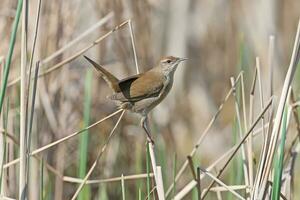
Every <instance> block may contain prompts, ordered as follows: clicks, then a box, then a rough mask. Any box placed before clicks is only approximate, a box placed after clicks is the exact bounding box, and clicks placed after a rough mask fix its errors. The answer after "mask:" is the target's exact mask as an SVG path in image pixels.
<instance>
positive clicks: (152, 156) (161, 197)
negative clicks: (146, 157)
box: [148, 142, 165, 200]
mask: <svg viewBox="0 0 300 200" xmlns="http://www.w3.org/2000/svg"><path fill="white" fill-rule="evenodd" d="M148 147H149V154H150V159H151V165H152V170H153V174H154V180H155V183H156V189H157V195H158V199H159V200H164V199H165V192H164V187H163V180H162V176H161V175H160V176H159V175H158V172H157V168H159V169H160V170H161V167H160V166H157V165H156V159H155V154H154V145H153V144H152V143H151V142H148ZM160 173H161V172H160Z"/></svg>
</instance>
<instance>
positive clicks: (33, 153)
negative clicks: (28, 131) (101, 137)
mask: <svg viewBox="0 0 300 200" xmlns="http://www.w3.org/2000/svg"><path fill="white" fill-rule="evenodd" d="M121 111H122V110H121V109H120V110H117V111H115V112H114V113H112V114H110V115H108V116H106V117H104V118H102V119H100V120H99V121H97V122H95V123H93V124H91V125H90V126H88V127H85V128H84V129H81V130H80V131H76V132H74V133H72V134H70V135H68V136H66V137H63V138H61V139H59V140H56V141H54V142H52V143H50V144H47V145H45V146H43V147H40V148H38V149H36V150H34V151H32V152H31V153H30V156H33V155H36V154H38V153H40V152H42V151H45V150H47V149H49V148H51V147H53V146H55V145H58V144H60V143H62V142H64V141H66V140H68V139H70V138H72V137H74V136H76V135H78V134H80V133H82V132H84V131H86V130H88V129H90V128H92V127H94V126H96V125H98V124H100V123H101V122H103V121H105V120H107V119H109V118H111V117H113V116H115V115H116V114H118V113H120V112H121ZM18 162H20V158H17V159H15V160H13V161H10V162H8V163H6V164H5V165H4V166H3V168H4V169H5V168H8V167H10V166H12V165H14V164H16V163H18Z"/></svg>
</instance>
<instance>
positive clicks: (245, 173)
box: [230, 75, 249, 194]
mask: <svg viewBox="0 0 300 200" xmlns="http://www.w3.org/2000/svg"><path fill="white" fill-rule="evenodd" d="M242 77H243V75H242ZM230 82H231V87H232V88H233V93H232V94H233V96H234V99H235V103H234V104H235V113H236V118H237V121H238V126H239V128H238V132H239V136H240V139H242V138H243V129H242V122H241V114H240V110H239V105H238V99H237V95H236V87H235V86H234V82H235V81H234V78H233V77H231V78H230ZM245 130H247V129H245ZM245 145H246V144H242V146H241V151H242V165H243V174H244V181H245V185H249V172H248V167H247V163H249V162H248V160H247V157H246V150H245ZM248 192H249V191H247V193H248ZM248 194H249V193H248Z"/></svg>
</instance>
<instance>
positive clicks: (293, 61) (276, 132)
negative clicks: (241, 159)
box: [254, 20, 300, 198]
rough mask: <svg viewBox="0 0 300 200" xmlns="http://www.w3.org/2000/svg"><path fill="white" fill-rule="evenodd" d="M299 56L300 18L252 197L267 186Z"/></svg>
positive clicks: (261, 195) (260, 192)
mask: <svg viewBox="0 0 300 200" xmlns="http://www.w3.org/2000/svg"><path fill="white" fill-rule="evenodd" d="M299 57H300V20H299V21H298V27H297V33H296V37H295V42H294V48H293V53H292V56H291V60H290V65H289V68H288V71H287V74H286V77H285V81H284V85H283V88H282V92H281V96H280V100H279V105H278V108H277V112H276V115H275V122H274V127H273V129H272V134H271V139H270V144H269V146H270V148H269V149H268V151H267V153H266V158H267V159H266V164H265V165H264V167H263V173H262V177H263V178H262V180H263V181H262V183H261V185H260V186H259V187H257V188H258V191H255V195H257V196H255V197H254V198H262V197H263V195H264V193H265V191H266V188H267V180H268V177H269V173H270V171H271V167H272V161H273V158H274V154H275V150H276V143H277V141H278V138H279V131H280V126H281V122H282V116H283V111H284V107H285V104H286V100H287V96H288V90H289V88H290V86H291V83H292V80H293V77H294V75H295V71H296V67H297V64H298V61H299Z"/></svg>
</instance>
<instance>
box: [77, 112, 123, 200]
mask: <svg viewBox="0 0 300 200" xmlns="http://www.w3.org/2000/svg"><path fill="white" fill-rule="evenodd" d="M125 111H126V110H122V113H121V115H120V117H119V119H118V121H117V122H116V124H115V126H114V127H113V129H112V130H111V132H110V134H109V136H108V138H107V140H106V142H105V144H104V145H103V147H102V148H101V149H100V150H99V152H98V155H97V157H96V160H95V161H94V163H93V165H92V167H91V168H90V170H89V171H88V173H87V174H86V176H85V177H84V179H83V181H82V182H81V183H80V185H79V187H78V188H77V190H76V192H75V193H74V195H73V196H72V198H71V199H72V200H75V199H76V198H77V196H78V194H79V192H80V191H81V189H82V188H83V186H84V185H85V183H86V181H87V180H88V178H89V177H90V175H91V174H92V172H93V171H94V169H95V167H96V165H97V163H98V161H99V160H100V158H101V156H102V154H103V152H104V151H105V149H106V147H107V145H108V143H109V142H110V140H111V138H112V136H113V135H114V133H115V130H116V128H117V126H118V125H119V123H120V121H121V119H122V118H123V115H124V113H125Z"/></svg>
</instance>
